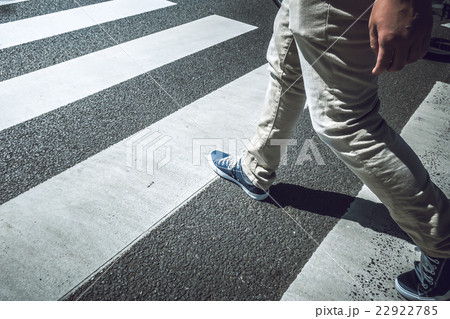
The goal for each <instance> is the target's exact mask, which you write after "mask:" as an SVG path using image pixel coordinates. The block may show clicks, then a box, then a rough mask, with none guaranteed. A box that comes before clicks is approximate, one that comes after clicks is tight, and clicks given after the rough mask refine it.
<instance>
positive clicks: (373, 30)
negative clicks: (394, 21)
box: [369, 24, 378, 56]
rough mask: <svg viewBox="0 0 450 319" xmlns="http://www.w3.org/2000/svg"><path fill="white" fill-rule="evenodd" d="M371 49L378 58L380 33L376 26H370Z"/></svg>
mask: <svg viewBox="0 0 450 319" xmlns="http://www.w3.org/2000/svg"><path fill="white" fill-rule="evenodd" d="M369 37H370V48H371V49H372V51H373V53H374V54H375V55H376V56H378V32H377V28H376V27H375V26H372V25H370V24H369Z"/></svg>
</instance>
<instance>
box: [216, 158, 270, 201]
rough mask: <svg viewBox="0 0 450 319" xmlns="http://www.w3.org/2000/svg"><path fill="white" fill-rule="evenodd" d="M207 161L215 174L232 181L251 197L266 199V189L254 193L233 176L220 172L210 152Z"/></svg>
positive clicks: (267, 192)
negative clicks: (263, 192) (264, 191)
mask: <svg viewBox="0 0 450 319" xmlns="http://www.w3.org/2000/svg"><path fill="white" fill-rule="evenodd" d="M208 162H209V165H210V166H211V167H212V169H213V170H214V172H216V174H217V175H219V176H220V177H223V178H225V179H227V180H229V181H230V182H233V183H235V184H236V185H238V186H239V187H240V188H242V190H243V191H244V192H245V193H246V194H247V195H248V196H250V197H251V198H253V199H255V200H264V199H266V198H267V197H268V196H269V191H266V193H265V194H255V193H252V192H250V191H249V190H248V189H247V188H245V186H244V185H242V184H241V183H240V182H239V181H238V180H235V179H234V178H233V177H231V176H229V175H228V174H226V173H224V172H222V171H221V170H220V169H218V168H217V166H216V165H214V161H213V160H212V158H211V154H209V155H208Z"/></svg>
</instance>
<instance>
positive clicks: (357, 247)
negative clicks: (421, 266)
mask: <svg viewBox="0 0 450 319" xmlns="http://www.w3.org/2000/svg"><path fill="white" fill-rule="evenodd" d="M449 92H450V84H445V83H442V82H437V83H436V84H435V86H434V87H433V89H432V90H431V92H430V93H429V94H428V96H427V97H426V99H425V100H424V101H423V102H422V104H421V105H420V106H419V108H418V109H417V110H416V112H415V113H414V115H413V116H412V117H411V118H410V120H409V121H408V123H407V124H406V126H405V127H404V128H403V130H402V133H401V136H402V137H403V138H404V139H405V140H406V142H407V143H408V144H409V145H410V146H411V147H412V148H413V149H414V151H415V152H416V153H417V155H418V156H419V157H420V159H421V160H422V162H423V163H424V165H425V167H426V168H427V170H428V171H429V173H430V175H431V176H432V179H433V181H434V183H435V184H436V185H438V186H439V187H440V188H441V189H442V191H443V192H444V193H445V194H446V195H447V196H449V195H450V185H449V182H448V181H449V180H450V153H449V152H450V150H449V148H448V141H449V140H450V120H449V118H450V117H449V115H450V114H449V112H450V111H449V109H448V105H450V95H449V94H448V93H449ZM387 214H388V213H387V210H386V209H385V208H384V206H382V205H381V203H380V201H379V200H378V198H377V197H376V196H375V195H374V194H373V193H372V192H371V191H370V190H369V189H368V188H367V187H366V186H364V187H363V188H362V190H361V191H360V192H359V194H358V196H357V198H356V200H355V201H354V202H353V203H352V205H351V206H350V208H349V211H348V212H347V213H346V214H345V215H344V216H343V217H342V219H341V220H340V221H339V222H338V223H337V224H336V225H335V227H334V228H333V230H332V231H331V232H330V233H328V235H327V237H325V239H324V240H323V242H322V243H321V244H320V246H319V247H318V249H317V250H316V252H315V253H314V254H313V255H312V257H311V258H310V259H309V261H308V262H307V263H306V265H305V266H304V267H303V269H302V271H301V272H300V274H299V275H298V277H297V279H296V280H295V281H294V282H293V283H292V284H291V286H290V287H289V289H288V290H287V291H286V293H285V294H284V295H283V298H282V300H371V299H374V300H400V296H399V294H398V293H397V292H396V291H395V288H394V279H395V278H396V277H397V276H398V275H399V274H400V273H403V272H405V271H409V270H411V269H412V267H413V262H414V260H417V258H418V253H417V252H416V251H415V249H414V248H415V247H414V245H411V244H409V243H407V242H405V241H404V240H401V239H399V238H397V237H394V236H391V235H387V234H384V233H383V229H385V230H386V229H389V227H390V226H391V224H387V222H386V218H384V217H385V216H386V215H387ZM374 225H375V226H376V227H378V228H379V231H374V230H372V229H371V228H372V227H373V226H374ZM352 278H353V279H352ZM330 283H333V284H330Z"/></svg>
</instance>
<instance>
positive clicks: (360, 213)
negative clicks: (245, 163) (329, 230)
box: [266, 183, 412, 243]
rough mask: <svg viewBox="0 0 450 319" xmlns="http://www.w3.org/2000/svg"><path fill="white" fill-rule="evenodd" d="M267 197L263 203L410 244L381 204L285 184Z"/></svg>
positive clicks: (409, 240) (274, 187)
mask: <svg viewBox="0 0 450 319" xmlns="http://www.w3.org/2000/svg"><path fill="white" fill-rule="evenodd" d="M270 195H271V196H270V197H269V198H268V199H266V202H267V203H269V204H272V205H275V206H277V207H280V206H281V207H282V208H285V207H292V208H294V209H297V210H301V211H307V212H310V213H313V214H318V215H321V216H329V217H333V218H339V219H341V218H344V219H347V220H351V221H354V222H357V223H359V224H360V225H361V226H362V227H365V228H370V229H372V230H374V231H376V232H379V233H384V234H388V235H391V236H394V237H397V238H400V239H403V240H406V241H408V242H411V243H412V241H411V239H410V238H409V236H408V235H407V234H406V233H405V232H404V231H403V230H401V228H400V227H399V226H398V225H397V224H396V223H395V222H394V220H393V219H392V218H391V216H390V214H389V212H388V210H387V209H386V207H385V206H384V205H383V204H380V203H375V202H372V201H370V200H365V199H362V198H358V197H353V196H349V195H345V194H340V193H335V192H328V191H322V190H314V189H309V188H305V187H302V186H298V185H294V184H286V183H279V184H276V185H273V186H272V187H271V188H270ZM271 197H272V198H273V199H272V198H271Z"/></svg>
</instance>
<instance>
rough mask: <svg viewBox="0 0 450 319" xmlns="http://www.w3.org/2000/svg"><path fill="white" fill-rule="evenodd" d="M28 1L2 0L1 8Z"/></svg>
mask: <svg viewBox="0 0 450 319" xmlns="http://www.w3.org/2000/svg"><path fill="white" fill-rule="evenodd" d="M25 1H28V0H0V6H4V5H7V4H11V3H18V2H25Z"/></svg>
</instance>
